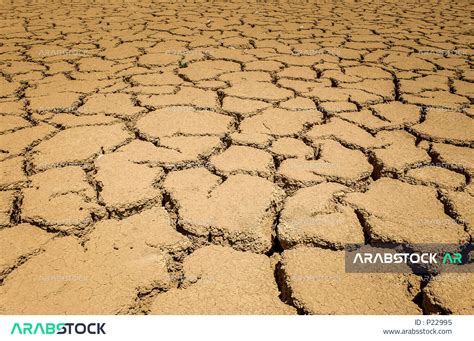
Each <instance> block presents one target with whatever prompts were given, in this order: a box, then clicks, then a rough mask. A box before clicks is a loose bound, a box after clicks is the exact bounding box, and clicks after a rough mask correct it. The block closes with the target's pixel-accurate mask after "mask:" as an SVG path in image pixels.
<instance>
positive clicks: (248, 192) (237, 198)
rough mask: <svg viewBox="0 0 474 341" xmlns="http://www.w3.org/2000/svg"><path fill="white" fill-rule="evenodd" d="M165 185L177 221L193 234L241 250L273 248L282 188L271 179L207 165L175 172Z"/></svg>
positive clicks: (256, 250)
mask: <svg viewBox="0 0 474 341" xmlns="http://www.w3.org/2000/svg"><path fill="white" fill-rule="evenodd" d="M164 188H165V190H166V191H167V192H168V193H169V194H170V196H171V198H172V199H173V200H174V201H175V202H176V206H177V208H178V214H179V222H180V224H181V226H182V228H183V229H184V230H186V231H187V232H189V233H191V234H192V235H193V236H196V237H199V238H201V239H205V240H210V241H211V242H213V243H217V244H224V245H232V247H234V248H236V249H238V250H249V251H253V252H257V253H263V252H266V251H268V250H270V248H271V246H272V235H273V229H272V226H273V222H274V220H275V217H276V206H277V205H279V204H280V202H281V201H282V198H283V196H284V192H283V191H282V190H281V189H280V188H278V187H277V186H276V185H274V184H273V183H271V182H270V181H268V180H265V179H262V178H260V177H256V176H250V175H231V176H229V177H228V178H227V179H226V180H225V181H222V180H221V179H220V178H219V177H218V176H216V175H213V174H212V173H210V172H209V171H207V170H205V169H202V168H201V169H200V168H196V169H189V170H183V171H177V172H172V173H170V174H168V176H167V178H166V180H165V181H164Z"/></svg>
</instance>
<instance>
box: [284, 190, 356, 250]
mask: <svg viewBox="0 0 474 341" xmlns="http://www.w3.org/2000/svg"><path fill="white" fill-rule="evenodd" d="M347 190H348V188H347V187H345V186H343V185H340V184H336V183H324V184H319V185H316V186H312V187H307V188H303V189H300V190H298V191H296V193H295V194H294V195H293V196H292V197H290V198H287V199H286V201H285V204H284V208H283V210H282V211H281V214H280V222H279V224H278V227H277V232H278V239H279V241H280V243H281V245H282V246H283V248H285V249H286V248H290V247H292V246H295V245H300V244H302V245H308V246H311V245H313V246H325V247H331V248H337V249H340V248H343V247H344V245H345V244H363V243H364V234H363V231H362V226H360V223H359V220H358V218H357V216H356V214H355V212H354V211H353V209H352V208H349V207H345V206H343V205H341V204H338V203H337V201H336V197H337V196H338V195H339V196H342V195H344V192H345V191H347Z"/></svg>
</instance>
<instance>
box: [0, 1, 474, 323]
mask: <svg viewBox="0 0 474 341" xmlns="http://www.w3.org/2000/svg"><path fill="white" fill-rule="evenodd" d="M473 10H474V5H472V3H471V4H470V2H469V1H460V2H454V1H433V2H428V1H422V2H420V1H413V2H405V1H375V2H365V1H319V2H314V1H245V2H244V1H213V2H202V1H196V2H194V1H187V2H184V1H177V2H173V3H171V2H158V1H155V2H150V1H137V2H134V1H72V2H69V1H65V2H62V3H61V2H58V1H29V4H27V3H22V2H18V1H3V2H2V5H1V9H0V18H1V20H0V313H1V314H423V313H424V314H432V313H435V314H440V313H441V314H473V313H474V275H473V274H472V273H441V274H436V273H435V274H432V275H430V276H420V275H417V274H414V273H411V270H409V271H406V272H405V273H347V272H346V271H345V267H344V249H345V247H346V245H347V244H354V243H356V244H357V243H361V244H364V243H365V244H374V243H397V244H398V243H400V244H410V245H411V244H420V243H450V244H461V245H465V244H466V245H467V244H469V243H472V238H473V231H474V185H473V182H472V177H473V175H474V105H473V103H474V102H473V100H474V85H473V83H474V70H473V55H474V49H473V46H474V26H473V21H472V17H471V14H472V11H473Z"/></svg>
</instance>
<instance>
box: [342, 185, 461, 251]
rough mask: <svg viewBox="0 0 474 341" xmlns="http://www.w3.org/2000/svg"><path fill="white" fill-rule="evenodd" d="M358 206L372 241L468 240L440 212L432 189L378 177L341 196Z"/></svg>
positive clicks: (439, 206)
mask: <svg viewBox="0 0 474 341" xmlns="http://www.w3.org/2000/svg"><path fill="white" fill-rule="evenodd" d="M344 200H345V201H346V202H347V203H349V204H351V205H353V206H354V207H355V208H357V209H359V210H361V211H362V212H363V214H364V218H365V221H366V223H367V232H368V233H369V235H370V238H371V239H372V240H373V241H375V242H395V243H409V244H423V243H446V244H449V243H452V244H463V243H465V242H468V241H469V236H468V235H467V234H466V233H465V232H464V229H463V226H462V225H459V224H457V223H456V222H455V221H454V220H453V219H452V218H451V217H449V216H448V215H446V214H445V213H444V207H443V204H442V203H441V202H440V201H438V200H437V193H436V191H435V190H434V189H432V188H428V187H425V186H420V185H410V184H407V183H403V182H401V181H398V180H392V179H387V178H382V179H379V180H377V181H375V182H374V183H372V184H371V185H370V187H369V190H368V191H367V192H365V193H349V194H347V196H346V198H345V199H344Z"/></svg>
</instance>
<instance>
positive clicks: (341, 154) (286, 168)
mask: <svg viewBox="0 0 474 341" xmlns="http://www.w3.org/2000/svg"><path fill="white" fill-rule="evenodd" d="M312 144H313V145H314V146H316V147H317V148H318V150H319V154H318V158H317V159H316V160H304V159H301V158H299V159H295V158H290V159H286V160H284V161H283V162H282V163H281V165H280V167H279V168H278V174H279V175H280V176H282V177H283V178H285V179H286V180H287V181H288V182H290V183H296V184H302V185H304V186H309V185H314V184H317V183H320V182H324V181H326V180H332V181H337V182H341V183H344V184H355V183H357V182H358V181H361V180H364V179H367V178H368V177H369V176H370V174H371V173H372V170H373V167H372V165H371V164H370V163H369V162H368V159H367V157H366V156H365V155H364V154H363V153H362V152H360V151H358V150H352V149H348V148H345V147H344V146H342V145H341V144H340V143H339V142H336V141H333V140H314V141H313V143H312Z"/></svg>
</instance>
